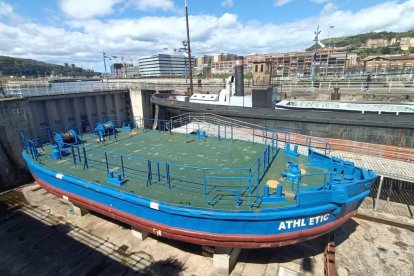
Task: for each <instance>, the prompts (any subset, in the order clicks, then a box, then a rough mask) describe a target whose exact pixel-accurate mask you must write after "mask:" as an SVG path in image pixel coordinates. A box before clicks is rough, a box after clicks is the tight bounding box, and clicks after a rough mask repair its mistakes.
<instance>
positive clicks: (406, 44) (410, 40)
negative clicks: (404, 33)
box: [400, 37, 414, 51]
mask: <svg viewBox="0 0 414 276" xmlns="http://www.w3.org/2000/svg"><path fill="white" fill-rule="evenodd" d="M412 47H414V37H401V40H400V48H401V50H403V51H408V50H410V48H412Z"/></svg>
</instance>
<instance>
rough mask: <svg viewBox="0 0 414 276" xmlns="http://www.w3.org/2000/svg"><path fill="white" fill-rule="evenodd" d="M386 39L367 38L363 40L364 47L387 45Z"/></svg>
mask: <svg viewBox="0 0 414 276" xmlns="http://www.w3.org/2000/svg"><path fill="white" fill-rule="evenodd" d="M388 45H389V44H388V40H387V39H385V38H369V39H367V40H366V41H365V47H366V48H377V47H387V46H388Z"/></svg>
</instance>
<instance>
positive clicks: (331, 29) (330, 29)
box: [326, 26, 336, 77]
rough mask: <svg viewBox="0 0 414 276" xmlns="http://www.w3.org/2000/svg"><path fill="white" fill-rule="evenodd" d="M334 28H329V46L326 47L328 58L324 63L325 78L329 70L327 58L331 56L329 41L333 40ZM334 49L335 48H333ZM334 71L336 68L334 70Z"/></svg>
mask: <svg viewBox="0 0 414 276" xmlns="http://www.w3.org/2000/svg"><path fill="white" fill-rule="evenodd" d="M334 28H335V26H329V45H328V56H327V61H326V77H328V70H329V57H330V55H331V40H332V38H333V29H334ZM333 48H335V47H333ZM335 70H336V68H335Z"/></svg>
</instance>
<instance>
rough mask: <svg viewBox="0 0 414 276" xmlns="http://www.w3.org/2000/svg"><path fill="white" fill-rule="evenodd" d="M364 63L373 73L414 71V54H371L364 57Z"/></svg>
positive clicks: (407, 72)
mask: <svg viewBox="0 0 414 276" xmlns="http://www.w3.org/2000/svg"><path fill="white" fill-rule="evenodd" d="M363 63H364V68H365V71H366V72H371V73H372V74H381V73H400V74H412V73H413V72H414V71H413V66H414V55H386V56H371V57H367V58H366V59H364V60H363Z"/></svg>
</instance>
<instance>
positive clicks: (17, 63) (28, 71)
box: [0, 56, 100, 77]
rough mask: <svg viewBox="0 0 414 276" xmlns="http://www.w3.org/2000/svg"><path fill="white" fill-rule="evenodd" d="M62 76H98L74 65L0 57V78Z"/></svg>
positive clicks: (91, 71)
mask: <svg viewBox="0 0 414 276" xmlns="http://www.w3.org/2000/svg"><path fill="white" fill-rule="evenodd" d="M51 74H54V75H59V76H60V75H62V76H68V77H92V76H98V75H100V73H96V72H94V71H93V70H89V69H83V68H79V67H76V66H75V65H74V64H71V65H69V64H67V63H65V65H64V66H63V65H57V64H51V63H45V62H41V61H36V60H32V59H22V58H15V57H7V56H0V76H17V77H22V76H25V77H44V76H50V75H51Z"/></svg>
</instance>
